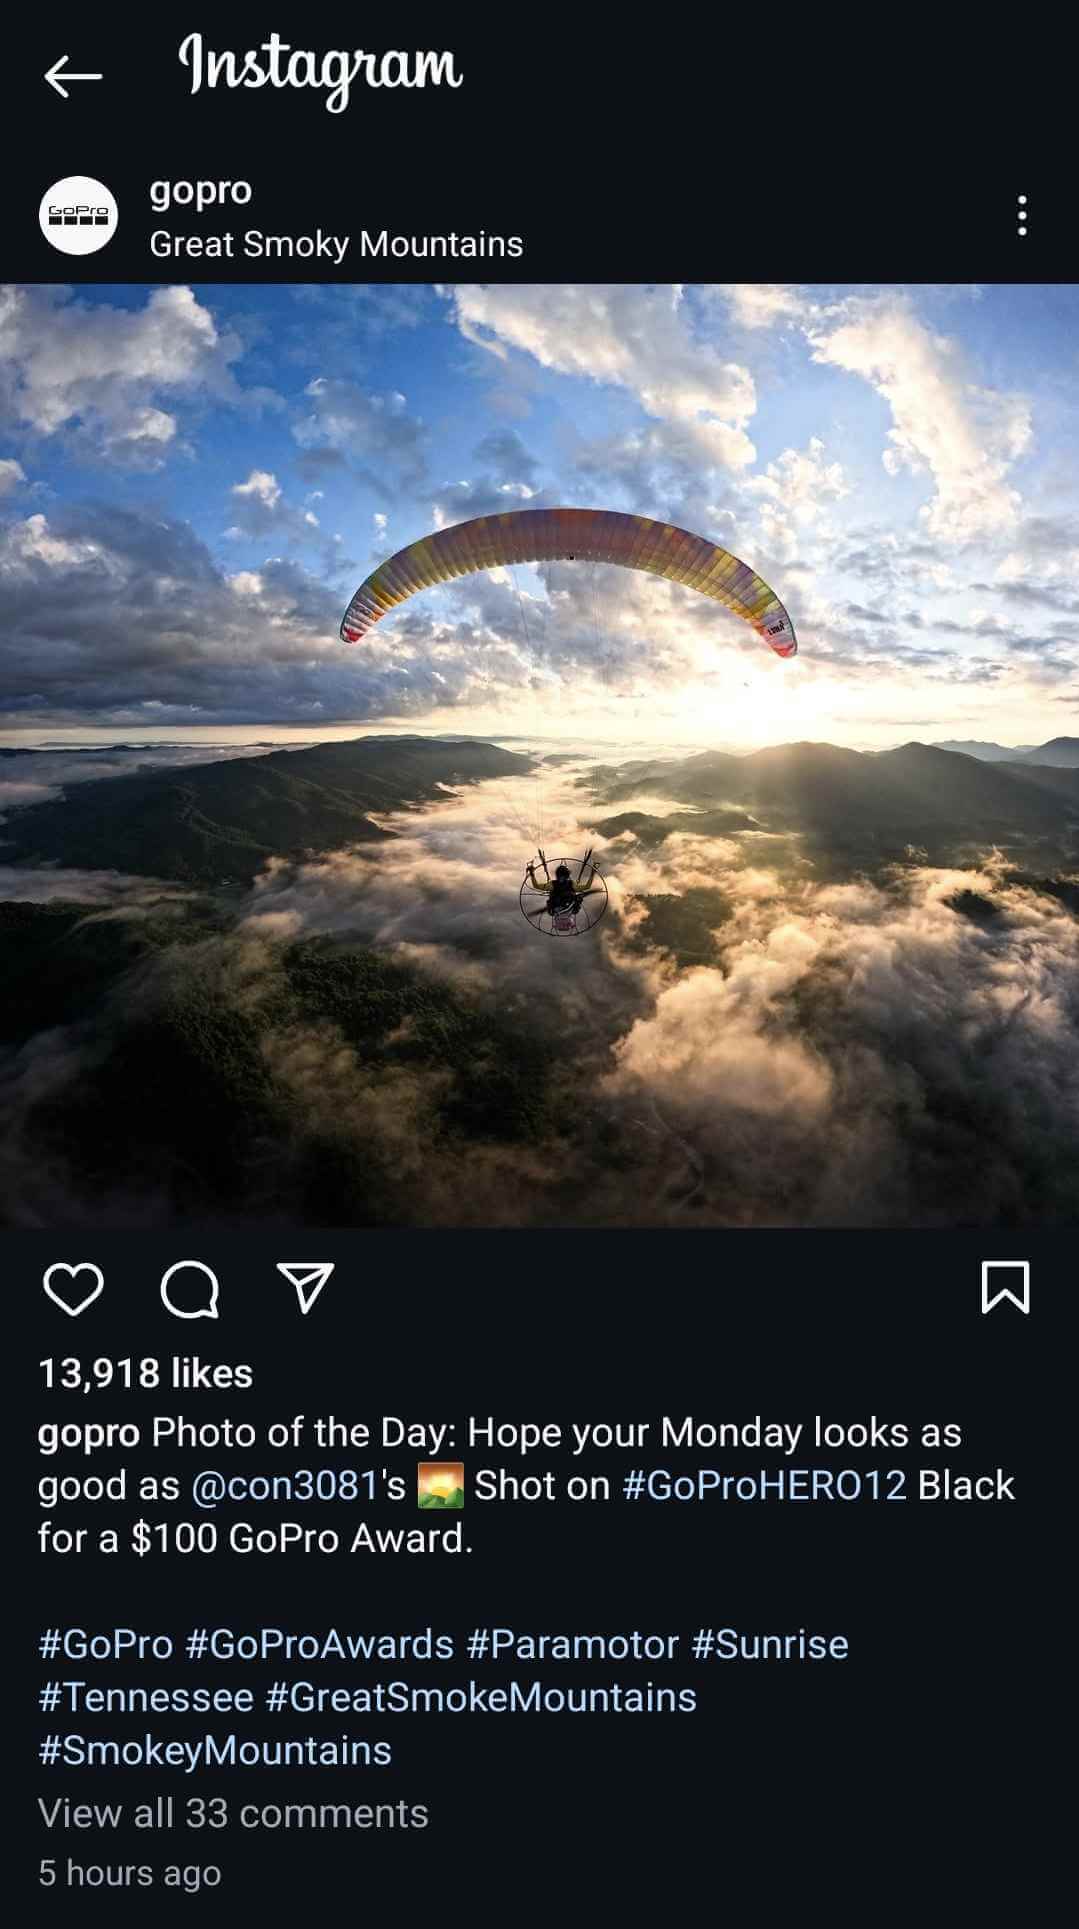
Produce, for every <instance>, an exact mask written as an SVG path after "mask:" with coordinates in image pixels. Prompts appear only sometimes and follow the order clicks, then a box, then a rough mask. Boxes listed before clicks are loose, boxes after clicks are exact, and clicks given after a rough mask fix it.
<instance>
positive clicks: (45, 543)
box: [0, 515, 105, 574]
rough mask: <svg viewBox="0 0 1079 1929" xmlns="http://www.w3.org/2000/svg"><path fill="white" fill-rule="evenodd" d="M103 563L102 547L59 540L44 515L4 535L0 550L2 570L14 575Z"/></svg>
mask: <svg viewBox="0 0 1079 1929" xmlns="http://www.w3.org/2000/svg"><path fill="white" fill-rule="evenodd" d="M104 560H105V559H104V553H103V551H102V549H101V546H100V544H98V543H95V542H84V541H79V540H76V541H70V540H68V539H67V538H66V537H64V536H59V535H57V534H56V533H55V532H54V531H53V530H52V529H51V528H50V526H49V522H48V518H47V517H46V516H42V515H36V516H27V518H26V521H25V522H17V523H13V524H12V525H11V526H10V527H9V528H8V530H7V531H6V532H5V536H4V541H3V546H2V549H0V570H2V571H3V572H4V573H8V572H10V573H12V574H15V573H16V572H17V571H19V570H20V569H25V568H28V567H30V566H32V565H33V564H35V563H38V564H44V565H45V567H46V568H49V569H66V568H70V567H71V566H72V565H73V564H85V563H88V562H91V561H99V562H101V561H104Z"/></svg>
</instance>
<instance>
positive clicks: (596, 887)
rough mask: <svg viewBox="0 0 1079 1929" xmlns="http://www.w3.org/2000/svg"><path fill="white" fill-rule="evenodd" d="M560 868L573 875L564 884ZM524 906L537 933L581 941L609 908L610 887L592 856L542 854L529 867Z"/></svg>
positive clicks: (528, 918)
mask: <svg viewBox="0 0 1079 1929" xmlns="http://www.w3.org/2000/svg"><path fill="white" fill-rule="evenodd" d="M560 869H564V870H566V871H567V872H568V873H569V877H568V880H564V881H562V882H561V883H560V881H559V879H558V872H559V870H560ZM520 904H521V910H522V912H523V914H524V918H525V922H526V923H527V924H529V925H530V926H531V928H532V930H533V931H542V933H543V935H544V937H547V938H579V937H581V936H582V935H583V934H584V932H586V931H591V929H592V927H593V925H596V924H598V923H599V921H600V919H601V917H602V916H603V913H604V912H605V910H606V909H607V885H606V882H605V881H604V879H603V878H602V877H601V875H600V873H599V871H597V869H596V867H595V864H594V863H593V861H592V857H591V854H589V855H588V856H586V857H554V858H552V857H546V856H545V855H544V853H543V852H542V851H539V852H537V854H536V856H535V857H534V858H532V859H531V861H530V863H529V864H527V865H526V867H525V874H524V881H523V883H522V885H521V890H520Z"/></svg>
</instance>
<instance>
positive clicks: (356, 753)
mask: <svg viewBox="0 0 1079 1929" xmlns="http://www.w3.org/2000/svg"><path fill="white" fill-rule="evenodd" d="M526 767H527V766H526V760H525V759H524V758H521V757H517V756H514V755H512V754H511V753H510V752H509V751H505V750H500V749H496V748H495V746H494V745H492V744H472V743H442V742H439V741H434V742H428V741H425V740H422V739H419V738H361V739H359V740H355V739H354V740H352V741H350V742H347V743H332V744H317V745H315V746H314V747H313V748H311V749H307V750H277V751H272V752H271V753H270V754H269V755H268V756H265V757H239V758H236V759H234V760H232V761H228V762H224V763H222V762H218V763H208V764H195V765H191V766H190V767H189V768H187V769H185V770H184V771H182V772H180V773H177V772H176V771H170V770H140V771H136V772H134V773H133V774H132V775H131V776H124V777H110V778H104V779H102V780H101V781H100V782H98V783H93V784H86V785H83V786H80V788H79V789H78V791H77V793H76V794H74V795H72V796H71V797H69V798H63V799H60V800H58V801H56V802H50V803H43V804H35V805H33V806H31V807H29V808H28V809H26V810H22V811H18V812H15V813H13V814H12V815H11V816H10V818H9V820H8V822H7V823H6V824H5V826H4V832H5V836H6V838H7V845H6V849H5V853H4V855H5V857H6V859H7V861H8V862H9V863H10V862H19V861H29V862H33V863H61V864H64V865H68V866H72V867H76V868H79V869H83V870H115V871H126V872H131V873H134V874H135V875H136V876H140V877H147V876H149V877H167V878H178V879H180V880H182V881H184V882H190V883H200V884H228V883H249V882H250V881H251V879H252V878H254V877H255V875H256V874H257V872H258V871H259V870H261V868H262V867H263V865H264V864H265V863H266V861H267V859H268V858H270V857H286V858H297V857H302V856H303V855H305V854H306V853H309V852H313V851H328V850H334V849H339V848H340V847H341V846H343V845H346V844H355V843H375V842H378V841H381V840H382V839H385V838H387V837H389V836H390V835H391V833H390V832H389V831H385V830H382V829H380V828H379V826H378V825H376V824H374V823H372V821H371V819H370V816H369V815H368V813H369V812H370V811H375V812H378V813H380V814H381V813H385V812H390V811H397V810H403V809H407V808H408V807H409V806H412V805H416V804H422V803H429V802H431V801H432V800H433V799H435V798H437V797H438V796H439V795H440V792H441V789H442V787H443V786H450V787H453V786H456V785H459V784H467V783H473V782H476V781H477V780H478V779H480V778H484V777H498V776H504V775H508V774H511V773H519V772H520V771H521V770H522V769H524V768H526Z"/></svg>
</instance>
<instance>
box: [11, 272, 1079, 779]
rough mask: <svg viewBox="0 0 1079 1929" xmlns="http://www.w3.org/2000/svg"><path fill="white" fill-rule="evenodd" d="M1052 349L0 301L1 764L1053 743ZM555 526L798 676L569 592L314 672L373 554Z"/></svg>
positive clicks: (432, 616) (1073, 684)
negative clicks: (679, 561)
mask: <svg viewBox="0 0 1079 1929" xmlns="http://www.w3.org/2000/svg"><path fill="white" fill-rule="evenodd" d="M1077 344H1079V291H1077V290H1076V289H1075V288H1074V287H1028V286H986V287H969V286H963V287H914V288H891V287H885V288H881V287H872V288H824V287H814V286H810V287H789V288H788V287H783V286H780V285H768V286H764V287H753V286H747V285H744V284H736V285H733V286H725V285H721V286H717V287H714V288H702V287H696V286H694V287H690V288H685V289H680V288H671V287H658V288H655V287H634V286H629V287H602V286H595V287H593V286H585V287H562V286H540V287H528V286H514V285H501V284H488V285H477V284H463V285H460V286H456V287H452V288H449V287H447V288H393V287H360V288H355V289H350V288H318V287H311V288H308V287H297V288H291V287H271V288H258V287H216V286H200V285H193V286H191V287H183V286H170V287H162V288H156V289H155V288H128V287H108V286H101V287H95V288H91V289H80V290H77V291H72V290H64V289H46V288H23V289H9V290H6V291H3V293H2V294H0V436H2V439H0V598H2V602H3V609H2V612H0V615H2V624H0V651H2V665H0V729H2V730H3V732H4V733H5V735H6V737H7V739H8V740H9V741H16V742H17V741H24V742H31V741H39V740H45V739H50V740H51V739H55V738H64V737H69V738H70V737H77V738H85V737H86V736H88V735H92V736H93V737H94V738H95V739H99V738H101V737H115V736H117V735H118V734H123V735H125V736H131V737H136V738H138V737H144V738H149V737H163V736H176V735H184V734H188V733H191V732H194V733H197V735H198V736H199V737H202V738H208V737H214V738H222V739H223V738H228V737H233V738H235V737H236V736H237V735H241V736H242V735H243V734H245V733H247V732H249V731H250V729H252V728H255V727H259V728H260V732H261V734H271V735H277V734H281V735H283V736H285V737H289V736H297V737H303V738H305V739H307V738H310V737H312V736H317V735H320V734H324V733H328V732H335V733H336V732H338V731H341V730H354V729H356V728H357V727H358V728H363V729H372V728H390V729H402V728H403V729H412V730H432V731H434V730H438V729H455V730H460V731H468V732H474V733H477V734H508V733H511V732H512V733H517V732H524V733H535V732H538V731H546V732H548V733H551V734H557V733H562V734H569V735H577V734H581V733H588V734H590V735H592V736H595V737H602V738H604V739H610V740H612V741H617V740H618V738H619V737H620V736H632V737H634V738H635V739H638V740H639V739H640V738H641V737H642V736H645V737H647V736H649V735H651V736H653V737H654V738H655V740H656V741H657V742H664V743H667V742H671V743H679V742H684V743H703V742H709V743H712V742H714V743H722V744H725V745H730V746H732V747H739V746H745V747H747V748H748V747H752V746H754V745H756V744H759V743H764V742H774V741H782V740H789V739H791V738H801V737H809V738H815V739H827V740H830V741H833V742H839V743H849V744H854V745H857V746H859V747H863V746H864V747H876V746H882V745H884V744H887V743H895V742H902V741H905V740H906V739H908V738H910V737H921V738H923V739H927V740H930V741H932V740H935V739H942V738H952V737H960V738H965V737H980V738H995V739H997V740H998V741H1003V742H1009V743H1037V742H1041V741H1043V740H1045V739H1047V738H1049V737H1052V736H1058V735H1064V734H1075V733H1076V730H1077V728H1079V688H1077V684H1079V678H1077V665H1079V587H1077V564H1079V457H1077V455H1076V451H1077V450H1079V347H1077ZM554 503H568V504H579V505H582V506H597V507H602V506H612V507H618V508H627V509H634V510H636V511H638V512H640V513H644V514H649V515H655V516H659V517H662V518H664V519H666V520H672V521H675V522H678V523H681V524H683V525H684V526H686V527H689V528H691V529H695V530H699V531H701V532H702V533H704V534H707V535H710V536H712V537H714V539H715V540H717V541H719V542H721V543H723V544H725V545H726V546H727V547H728V548H731V549H734V550H735V551H736V552H737V553H738V554H739V555H741V556H743V557H745V559H746V560H747V561H749V562H751V563H752V564H753V565H754V566H755V567H756V568H757V569H759V570H760V572H761V573H762V574H763V575H764V576H765V577H766V578H767V580H768V581H769V582H770V583H772V585H773V586H774V587H775V589H776V590H777V592H778V594H779V595H780V596H781V597H782V598H783V600H784V601H785V603H786V604H787V607H788V608H789V609H790V611H791V614H792V616H793V618H794V621H795V625H796V628H797V630H798V633H799V638H800V644H801V649H800V654H799V657H798V658H797V659H796V661H795V662H793V663H791V664H783V663H781V662H779V661H778V660H773V659H771V658H770V657H769V656H768V654H767V652H765V651H764V650H763V648H762V646H761V644H760V643H759V641H758V639H757V638H756V637H755V636H754V635H753V634H752V632H750V631H748V630H747V629H745V628H744V627H743V626H741V625H740V624H738V623H737V621H736V620H735V619H733V618H731V617H729V616H728V615H727V614H726V612H724V611H722V610H720V609H718V608H717V607H716V606H714V605H711V604H709V603H707V602H706V601H705V600H704V599H702V598H699V597H692V596H690V595H688V594H687V593H686V592H684V591H682V590H680V589H678V588H676V587H673V586H671V585H667V584H661V583H658V582H656V581H654V580H653V579H650V578H642V577H638V576H636V575H631V574H630V573H628V572H624V571H611V572H609V573H608V575H607V576H606V577H603V578H602V579H601V580H599V581H598V582H597V583H596V584H595V586H594V587H593V585H591V584H589V583H584V582H582V580H581V572H580V571H577V572H574V571H572V570H571V569H569V568H568V567H560V568H559V569H557V570H555V571H554V572H547V574H546V575H544V576H541V575H540V574H539V573H538V572H535V571H526V572H522V573H519V575H518V580H517V583H516V585H514V584H513V583H511V582H510V581H508V580H507V579H505V577H502V578H499V577H498V576H497V575H496V576H495V577H494V578H489V577H483V578H479V579H476V580H475V581H474V582H472V583H471V584H465V585H461V584H456V585H453V586H450V587H448V588H446V589H445V590H443V591H437V592H433V593H432V594H430V595H428V596H425V597H423V598H420V599H417V601H416V602H414V603H413V604H411V605H410V606H409V607H408V609H407V611H406V612H402V613H401V615H399V616H396V617H395V618H394V619H392V621H391V620H387V621H386V622H385V623H384V624H383V625H380V626H379V629H378V631H377V632H376V633H375V635H374V637H373V638H372V640H371V642H370V643H369V644H365V645H364V646H361V647H360V648H358V649H355V650H351V651H350V650H348V649H347V648H345V646H343V645H341V644H340V643H339V642H338V641H337V637H336V632H337V623H338V621H339V619H340V614H341V611H342V609H343V607H344V605H345V603H346V602H347V600H348V597H349V595H350V594H351V592H352V590H353V589H354V588H355V586H356V584H357V582H358V581H359V580H360V579H361V578H362V577H363V576H364V575H366V574H367V572H368V571H369V569H370V568H372V567H373V566H374V564H375V562H376V561H377V560H379V559H380V558H381V557H382V556H384V555H386V554H388V553H390V552H391V551H392V550H393V549H395V548H398V547H400V546H401V545H402V544H404V543H406V542H409V541H411V540H413V539H414V538H415V537H417V536H419V535H421V534H423V533H424V532H425V531H427V530H429V529H430V528H432V527H434V526H440V525H444V524H445V523H449V522H455V521H459V520H461V519H463V518H464V517H467V516H469V515H474V514H481V513H485V512H487V511H488V510H490V509H492V508H495V507H500V508H512V507H515V506H522V507H523V506H527V505H529V504H531V505H532V506H542V505H546V504H554ZM517 592H520V594H521V595H522V596H523V597H524V599H525V608H526V617H527V618H528V620H527V622H523V619H522V616H521V608H520V600H519V596H518V593H517ZM590 599H591V600H590ZM597 603H598V606H599V610H600V616H599V619H598V621H597V619H596V614H595V612H596V607H597ZM599 659H601V660H602V670H600V668H599V667H598V662H599Z"/></svg>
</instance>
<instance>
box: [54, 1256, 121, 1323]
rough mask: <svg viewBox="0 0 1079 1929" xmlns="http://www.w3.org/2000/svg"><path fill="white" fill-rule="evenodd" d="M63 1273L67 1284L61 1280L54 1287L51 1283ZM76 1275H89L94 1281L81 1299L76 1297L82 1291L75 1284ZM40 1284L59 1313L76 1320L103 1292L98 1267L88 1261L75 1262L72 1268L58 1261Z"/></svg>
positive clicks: (103, 1281)
mask: <svg viewBox="0 0 1079 1929" xmlns="http://www.w3.org/2000/svg"><path fill="white" fill-rule="evenodd" d="M63 1273H66V1274H67V1284H66V1285H65V1284H64V1283H63V1281H62V1280H61V1281H60V1283H59V1284H58V1285H54V1284H53V1281H54V1280H55V1279H57V1277H58V1275H60V1274H63ZM78 1273H90V1274H91V1275H92V1277H93V1280H94V1284H93V1285H92V1286H91V1288H90V1290H89V1292H83V1294H82V1298H81V1299H79V1298H78V1297H77V1295H78V1293H79V1292H80V1291H81V1290H82V1289H81V1287H78V1286H76V1284H75V1279H76V1275H77V1274H78ZM41 1284H42V1285H43V1286H44V1288H45V1291H46V1292H47V1293H48V1295H49V1298H50V1299H51V1300H52V1302H53V1304H54V1305H55V1306H59V1307H60V1309H61V1311H62V1312H64V1313H68V1314H69V1315H70V1317H71V1318H72V1319H78V1317H79V1314H80V1313H85V1311H86V1308H87V1307H88V1306H92V1305H93V1303H94V1301H95V1299H99V1298H100V1297H101V1294H102V1293H103V1292H104V1290H105V1276H104V1274H103V1272H102V1271H101V1268H100V1266H94V1265H92V1264H91V1262H90V1260H88V1259H80V1260H77V1261H76V1263H75V1265H74V1266H69V1265H68V1264H67V1262H66V1260H63V1259H58V1260H57V1261H56V1262H55V1264H54V1265H52V1266H50V1267H49V1269H48V1271H47V1272H46V1274H45V1277H44V1279H43V1280H42V1282H41Z"/></svg>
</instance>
